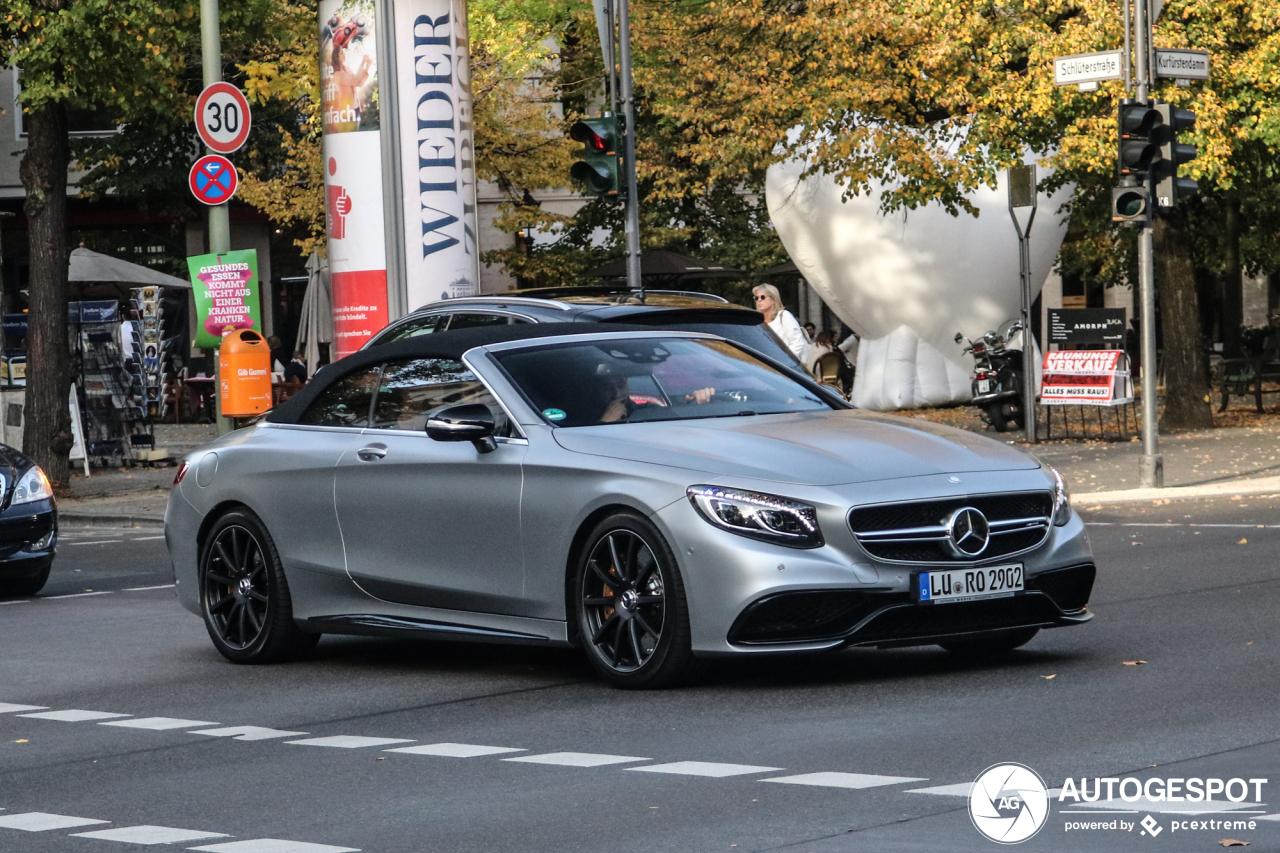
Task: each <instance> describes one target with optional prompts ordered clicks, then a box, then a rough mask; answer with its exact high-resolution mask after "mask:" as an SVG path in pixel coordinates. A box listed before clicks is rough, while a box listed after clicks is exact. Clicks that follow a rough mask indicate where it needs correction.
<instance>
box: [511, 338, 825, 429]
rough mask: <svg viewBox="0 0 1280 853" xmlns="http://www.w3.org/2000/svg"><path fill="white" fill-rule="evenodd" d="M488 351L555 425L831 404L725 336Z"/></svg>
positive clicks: (818, 408)
mask: <svg viewBox="0 0 1280 853" xmlns="http://www.w3.org/2000/svg"><path fill="white" fill-rule="evenodd" d="M495 355H496V356H497V359H498V362H499V363H500V364H501V365H502V366H503V368H505V369H506V371H507V373H508V374H510V376H511V378H512V379H513V380H514V381H515V383H516V385H517V386H519V388H520V389H521V390H522V391H524V393H525V394H526V395H527V396H528V398H529V400H530V401H531V402H532V403H533V406H534V408H536V409H537V410H538V411H539V412H541V413H542V416H543V417H544V418H546V419H547V420H548V421H550V422H551V423H553V424H556V425H557V426H565V427H575V426H595V425H597V424H614V423H639V422H643V421H676V420H688V419H691V418H724V417H734V416H739V415H742V416H745V415H767V414H777V413H780V412H808V411H822V410H830V409H831V408H832V407H831V405H830V404H828V403H826V402H824V401H823V399H822V398H821V397H820V396H819V395H818V393H817V392H816V391H813V390H811V389H809V388H807V387H805V386H804V385H801V384H800V383H799V382H796V381H795V380H794V379H791V378H790V377H788V376H787V375H785V374H784V373H782V372H780V371H778V370H776V369H774V368H773V367H771V366H769V365H768V364H766V363H765V362H763V361H760V360H759V359H757V358H756V357H754V356H752V355H749V354H748V353H746V352H744V351H743V350H741V349H739V348H738V347H736V346H734V345H733V344H730V343H727V342H725V341H705V340H681V339H678V338H672V339H659V338H632V339H625V340H611V341H603V342H595V343H583V344H560V345H557V346H543V347H536V348H531V349H521V350H512V351H508V352H499V353H496V354H495Z"/></svg>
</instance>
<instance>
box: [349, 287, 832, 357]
mask: <svg viewBox="0 0 1280 853" xmlns="http://www.w3.org/2000/svg"><path fill="white" fill-rule="evenodd" d="M518 323H623V324H626V325H629V326H652V327H655V328H662V329H679V330H681V331H689V332H708V333H710V334H713V335H719V336H720V337H722V338H728V339H729V340H731V341H737V342H738V343H740V344H744V345H746V346H748V347H751V348H752V349H754V350H756V351H757V352H760V353H762V354H763V355H766V356H768V357H769V358H771V359H773V360H775V361H780V362H782V363H783V364H786V365H794V366H795V367H796V369H797V370H800V371H804V368H803V367H802V366H801V365H800V362H798V361H797V360H796V357H795V356H794V355H792V353H791V350H789V349H787V347H786V345H785V344H783V343H782V341H780V340H778V338H777V336H776V335H774V333H773V332H772V331H771V330H770V329H769V327H768V326H766V325H764V315H763V314H761V313H760V312H759V311H756V310H754V309H752V308H744V307H742V306H741V305H734V304H733V303H731V302H728V301H726V300H724V299H722V298H720V297H719V296H712V295H710V294H706V293H691V292H686V291H676V290H646V291H645V293H644V296H643V298H642V297H640V296H639V295H638V294H637V293H636V292H635V291H633V290H631V289H630V288H628V287H626V286H625V285H602V286H599V287H545V288H534V289H530V290H521V291H518V292H516V293H510V294H500V295H495V296H468V297H463V298H460V299H449V300H444V301H441V302H432V303H430V304H428V305H424V306H422V307H421V308H419V309H418V310H416V311H414V312H412V313H410V314H406V315H405V316H403V317H401V318H400V319H398V320H396V321H394V322H393V323H391V324H389V325H388V326H387V327H386V328H384V329H383V330H382V331H380V332H378V333H377V334H376V335H374V336H373V337H372V338H370V339H369V341H368V342H367V343H366V344H365V347H371V346H378V345H380V344H388V343H391V342H392V341H399V340H404V339H405V338H412V337H416V336H417V335H427V334H432V333H434V332H443V331H445V330H446V329H448V330H449V331H455V330H457V329H470V328H475V327H477V326H506V325H510V324H518ZM362 349H363V347H362ZM805 375H806V377H807V376H808V374H807V372H806V374H805Z"/></svg>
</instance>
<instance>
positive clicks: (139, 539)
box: [129, 533, 164, 542]
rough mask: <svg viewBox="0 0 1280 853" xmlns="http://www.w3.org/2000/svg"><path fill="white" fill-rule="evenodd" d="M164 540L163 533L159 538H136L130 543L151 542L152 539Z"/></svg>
mask: <svg viewBox="0 0 1280 853" xmlns="http://www.w3.org/2000/svg"><path fill="white" fill-rule="evenodd" d="M163 538H164V534H163V533H162V534H160V535H159V536H135V537H134V538H132V539H130V540H129V541H130V542H149V541H151V540H152V539H163Z"/></svg>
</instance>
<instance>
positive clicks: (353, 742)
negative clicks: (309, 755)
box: [285, 735, 413, 749]
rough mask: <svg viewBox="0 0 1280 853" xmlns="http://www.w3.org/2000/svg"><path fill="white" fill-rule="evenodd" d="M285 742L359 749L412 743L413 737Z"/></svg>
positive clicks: (299, 744) (347, 737)
mask: <svg viewBox="0 0 1280 853" xmlns="http://www.w3.org/2000/svg"><path fill="white" fill-rule="evenodd" d="M285 743H290V744H294V745H295V746H330V747H335V748H337V749H360V748H362V747H366V746H386V745H387V744H389V743H413V738H401V737H354V736H352V735H336V736H334V737H313V738H307V739H306V740H287V741H285Z"/></svg>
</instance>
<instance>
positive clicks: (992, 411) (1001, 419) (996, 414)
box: [986, 403, 1009, 432]
mask: <svg viewBox="0 0 1280 853" xmlns="http://www.w3.org/2000/svg"><path fill="white" fill-rule="evenodd" d="M986 412H987V423H989V424H991V426H993V427H994V428H995V431H996V432H1008V431H1009V419H1008V418H1006V417H1005V416H1004V404H1002V403H992V404H991V405H989V406H987V408H986Z"/></svg>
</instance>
